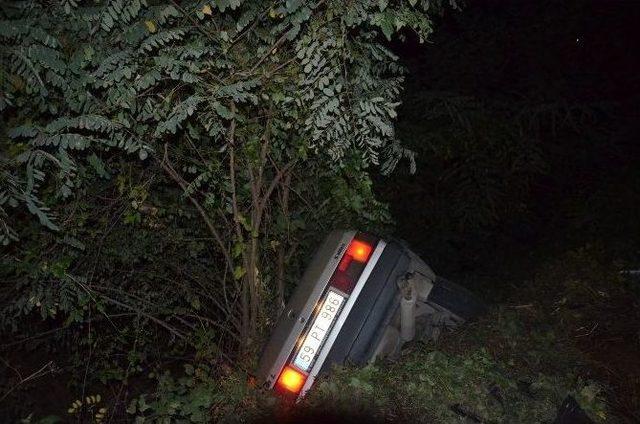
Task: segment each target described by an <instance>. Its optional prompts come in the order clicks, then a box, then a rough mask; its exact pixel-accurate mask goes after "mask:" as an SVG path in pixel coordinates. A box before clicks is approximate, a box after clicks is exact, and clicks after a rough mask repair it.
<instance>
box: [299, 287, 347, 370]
mask: <svg viewBox="0 0 640 424" xmlns="http://www.w3.org/2000/svg"><path fill="white" fill-rule="evenodd" d="M344 300H345V297H344V296H342V295H340V294H338V293H336V292H334V291H332V290H329V291H328V292H327V296H326V297H325V299H324V302H323V303H322V307H321V308H320V311H318V314H317V315H316V317H315V319H314V320H313V323H312V324H311V327H309V331H308V332H307V335H306V337H305V338H304V342H302V345H301V346H300V349H298V354H297V355H296V358H295V359H294V361H293V363H294V365H295V366H296V367H298V368H300V369H301V370H302V371H305V372H308V371H309V368H311V365H312V364H313V361H314V360H315V358H316V356H317V355H318V352H319V351H320V349H321V348H322V344H323V343H324V340H325V339H326V337H327V335H328V334H329V331H330V330H331V327H332V326H333V323H334V322H335V320H336V318H337V317H338V314H339V313H340V309H341V307H342V304H343V303H344Z"/></svg>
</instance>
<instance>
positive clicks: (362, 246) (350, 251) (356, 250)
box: [347, 239, 371, 262]
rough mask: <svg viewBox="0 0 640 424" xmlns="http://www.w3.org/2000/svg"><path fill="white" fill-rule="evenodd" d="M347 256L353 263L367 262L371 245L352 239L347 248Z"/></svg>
mask: <svg viewBox="0 0 640 424" xmlns="http://www.w3.org/2000/svg"><path fill="white" fill-rule="evenodd" d="M347 255H349V256H351V257H352V258H353V260H354V261H357V262H367V260H368V259H369V255H371V245H369V244H367V243H365V242H363V241H360V240H356V239H353V240H352V241H351V244H349V247H348V248H347Z"/></svg>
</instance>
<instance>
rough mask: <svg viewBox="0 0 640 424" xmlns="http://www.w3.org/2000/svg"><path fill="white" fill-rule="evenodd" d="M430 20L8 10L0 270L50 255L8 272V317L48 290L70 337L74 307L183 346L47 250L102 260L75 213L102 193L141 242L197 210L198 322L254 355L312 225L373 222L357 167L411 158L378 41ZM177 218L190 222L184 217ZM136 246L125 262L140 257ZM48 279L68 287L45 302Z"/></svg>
mask: <svg viewBox="0 0 640 424" xmlns="http://www.w3.org/2000/svg"><path fill="white" fill-rule="evenodd" d="M440 7H441V4H440V3H439V2H430V1H427V0H422V1H417V0H414V1H391V2H388V1H365V0H360V1H355V2H343V1H325V0H320V1H318V2H303V1H300V0H287V1H274V2H269V3H265V2H262V1H249V0H247V1H242V0H221V1H216V2H203V1H188V2H180V3H178V2H174V3H161V2H150V3H149V4H147V3H146V2H145V1H143V0H134V1H122V0H111V1H108V2H105V3H102V4H95V3H93V2H88V1H87V2H82V1H81V2H78V1H74V0H64V1H62V4H61V6H54V7H51V6H49V5H48V4H44V3H42V2H37V1H27V2H11V3H7V4H3V5H2V9H1V10H2V12H1V13H2V19H3V21H2V23H1V25H0V38H1V40H2V47H1V49H0V51H1V53H0V54H1V55H2V60H3V63H5V64H6V66H4V67H3V70H2V73H3V77H2V90H1V93H0V110H2V114H3V120H2V134H3V139H2V141H1V143H2V146H3V150H5V152H6V154H5V155H4V156H5V157H4V159H3V162H2V169H1V170H0V172H1V174H0V175H1V178H2V180H3V182H4V188H3V189H2V192H1V193H0V208H1V209H0V220H2V221H1V222H0V224H1V225H0V227H1V229H2V233H1V235H0V237H2V242H3V244H5V245H9V247H8V249H10V251H11V252H12V253H11V254H9V255H6V256H5V257H4V260H5V261H15V260H16V258H21V255H22V256H24V255H25V254H26V252H27V249H25V248H24V244H25V243H26V242H27V241H28V240H31V242H32V243H37V244H43V246H44V245H46V246H47V248H46V250H45V249H44V248H43V249H42V251H41V252H39V255H38V256H39V258H38V259H39V261H40V263H41V264H43V263H44V264H45V265H46V266H40V267H36V268H37V269H36V271H33V272H31V273H24V272H23V273H22V274H21V273H20V272H18V271H17V266H14V267H13V268H11V269H12V271H9V272H8V274H10V275H12V276H13V277H16V276H17V275H20V276H21V277H20V278H21V280H20V281H22V285H21V286H20V288H19V289H17V288H16V287H12V288H11V290H10V292H11V293H13V294H12V296H17V297H18V298H20V299H22V300H21V301H20V302H16V303H15V304H12V305H9V306H8V308H6V309H7V310H9V311H11V314H14V315H16V314H17V315H19V314H22V313H29V312H30V311H31V310H33V309H34V308H35V306H34V305H35V304H41V302H40V301H39V300H37V299H40V298H41V297H42V293H44V292H47V293H50V295H49V298H50V301H51V302H53V304H57V303H56V302H58V301H59V299H60V296H62V292H61V291H60V290H62V288H63V287H66V289H65V290H70V291H72V292H75V293H76V294H75V295H74V296H76V297H75V298H74V299H75V300H70V301H69V302H63V304H64V305H67V306H64V307H62V306H61V307H60V309H62V310H63V311H64V312H65V313H67V314H71V312H72V311H74V314H75V315H74V316H75V320H76V321H78V322H82V319H84V318H86V317H85V314H86V312H82V311H86V310H87V309H86V308H84V309H82V310H78V308H77V305H78V304H83V305H84V304H86V303H87V302H88V303H91V302H95V303H96V304H99V305H101V306H100V307H101V308H104V307H106V305H108V306H109V307H113V308H116V309H124V310H126V311H128V312H132V311H133V312H136V311H137V312H138V314H142V315H143V317H144V318H145V319H147V320H151V322H153V323H155V324H157V325H159V326H161V327H162V328H164V329H167V330H169V332H170V333H171V334H172V335H173V336H174V337H180V336H183V335H184V332H182V331H179V330H178V329H177V328H176V327H175V326H172V325H169V324H168V323H167V321H166V320H162V319H160V318H158V316H157V314H156V313H153V314H152V313H146V312H144V311H145V310H146V309H144V308H142V307H138V306H136V305H138V303H136V302H137V301H135V300H132V299H131V298H127V299H129V300H130V302H125V301H123V300H122V299H121V298H119V297H118V296H124V294H123V292H126V290H125V289H124V287H125V286H126V285H124V284H123V283H122V282H114V281H110V282H109V284H110V285H113V286H115V289H116V290H115V292H116V293H117V295H114V294H108V293H107V291H105V290H103V289H100V288H98V285H96V284H94V282H93V281H92V278H94V279H95V268H94V269H93V270H89V269H87V267H86V266H84V265H83V264H82V263H81V262H82V261H81V260H80V259H79V258H82V257H84V256H86V255H87V254H88V253H78V252H76V253H75V254H74V255H72V258H71V259H68V260H66V259H65V260H64V261H63V259H62V258H63V257H66V256H64V255H62V254H61V253H60V252H62V250H61V249H66V250H64V251H68V250H69V249H70V246H71V248H76V249H78V250H80V251H83V250H82V249H83V248H84V247H85V243H89V244H92V246H93V245H95V246H97V247H96V248H97V249H98V254H97V255H96V256H99V255H105V254H107V253H106V252H105V251H102V250H101V249H102V246H103V242H102V241H103V240H104V239H105V237H107V235H106V234H107V233H106V232H105V233H100V232H98V233H96V232H95V231H93V230H94V229H95V224H97V223H98V222H102V221H101V217H93V218H91V217H89V218H87V214H86V213H85V214H80V213H79V212H78V210H98V209H97V208H100V204H101V202H100V200H99V199H100V196H102V194H100V193H104V192H105V191H108V190H110V192H112V193H116V194H118V195H119V196H120V197H119V198H120V199H121V198H125V199H126V200H127V203H126V204H124V203H123V204H124V206H123V207H124V208H125V210H126V217H125V223H128V224H134V225H135V224H136V223H140V222H147V224H148V226H147V227H148V228H146V230H145V231H148V232H149V234H150V235H149V237H151V236H156V234H152V233H158V232H166V233H167V234H169V233H171V231H170V230H174V229H176V228H177V226H176V225H177V224H176V223H177V222H178V219H183V218H184V216H185V214H187V215H189V214H190V213H193V212H194V211H195V213H196V215H197V217H198V219H199V221H198V224H193V223H192V224H190V225H192V227H191V229H192V230H194V231H198V230H200V229H201V230H202V231H206V232H207V233H208V237H209V238H210V240H211V244H209V243H207V245H206V246H204V247H202V246H201V247H200V248H199V251H198V254H197V255H196V254H194V255H195V256H199V255H201V254H204V253H203V252H205V251H206V255H207V256H208V259H207V260H206V263H207V265H206V266H207V268H208V276H207V279H208V281H206V283H205V284H204V285H202V284H201V287H200V289H204V291H203V292H202V291H201V292H200V293H198V294H197V295H198V296H208V298H209V300H210V301H211V302H213V303H214V304H215V307H216V308H217V309H218V312H217V315H215V316H214V318H212V319H210V320H209V321H207V325H212V326H216V327H221V328H224V329H225V330H226V331H227V332H229V333H230V334H232V335H236V336H237V337H238V339H239V340H240V341H241V344H242V345H244V346H249V345H251V344H252V342H254V341H255V340H256V335H257V334H258V332H259V330H260V329H261V328H262V326H263V325H264V323H265V320H266V319H267V317H268V316H269V315H270V313H271V312H272V311H273V309H276V308H271V309H270V310H265V308H269V305H270V302H267V300H268V299H272V298H275V299H276V300H277V303H278V305H281V304H282V302H283V300H284V297H285V290H286V284H285V282H284V279H285V271H284V268H285V266H286V264H287V263H291V262H292V261H295V259H292V256H293V255H294V253H296V248H297V246H298V244H300V239H303V238H304V237H307V238H308V237H309V233H308V232H309V231H310V227H307V229H306V233H305V230H304V227H305V225H306V224H307V222H309V221H310V220H311V219H312V217H314V216H315V217H316V218H317V217H318V216H322V218H321V219H320V221H323V222H332V220H333V221H334V222H335V221H339V220H340V217H344V216H345V212H349V211H357V212H358V214H359V215H360V217H361V219H364V220H365V221H369V222H374V221H376V220H380V219H381V218H382V217H384V209H383V208H382V207H381V205H380V204H378V203H377V202H375V199H373V196H372V194H371V190H370V180H369V175H368V169H369V167H370V166H371V165H381V166H382V168H383V170H384V171H386V172H388V171H390V170H391V169H393V167H394V166H395V165H396V163H397V162H398V160H399V159H401V158H402V157H409V158H411V157H410V154H409V152H408V151H406V150H405V149H403V148H402V146H401V145H400V144H399V142H398V140H397V139H396V137H395V133H394V129H393V119H394V118H395V116H396V112H395V110H396V107H397V105H398V104H399V103H398V95H399V93H400V90H401V84H402V68H401V66H399V65H398V63H397V60H396V57H395V56H394V55H393V54H392V53H391V52H390V51H389V50H388V49H387V48H386V47H384V45H383V44H382V38H381V36H380V35H381V34H380V32H381V33H382V35H384V36H385V37H386V38H387V39H390V38H391V37H392V35H393V34H394V33H396V32H398V31H400V30H403V29H410V30H413V31H415V32H416V33H417V34H418V36H419V37H420V39H424V38H426V37H427V36H428V35H429V33H430V32H431V23H430V20H429V17H428V15H427V13H428V12H431V11H435V10H438V9H439V8H440ZM133 182H137V183H133ZM292 197H295V199H292ZM160 198H162V200H161V199H160ZM183 201H184V202H187V203H189V204H190V205H191V207H192V209H189V210H188V211H186V212H185V210H186V209H184V210H183V208H184V207H185V205H184V204H183ZM161 202H164V204H160V203H161ZM102 203H103V204H104V202H102ZM72 205H74V206H73V207H72ZM92 208H93V209H92ZM158 208H164V209H163V210H165V212H163V213H164V215H163V214H160V215H158V213H157V211H158ZM25 212H28V213H30V214H32V215H35V216H36V217H37V218H38V221H39V222H40V224H41V225H42V227H41V228H37V227H34V226H33V221H32V220H30V219H29V218H28V214H25ZM123 213H124V212H123ZM181 214H182V215H181ZM89 215H90V214H89ZM158 216H160V217H158ZM160 221H162V222H160ZM180 222H182V224H180V225H183V223H184V222H183V221H180ZM114 225H115V224H114ZM106 226H107V225H106V224H105V227H106ZM92 231H93V232H92ZM137 231H138V233H135V232H134V233H127V235H126V237H127V238H128V241H127V240H125V241H124V244H125V245H131V244H135V243H138V242H139V243H141V241H140V240H139V239H136V237H138V234H142V233H141V232H139V231H140V230H139V228H138V229H137ZM98 234H102V239H100V237H97V236H98ZM145 234H147V233H145ZM145 237H146V236H145ZM98 239H100V240H102V241H100V243H97V242H96V240H98ZM31 249H33V245H32V247H31ZM31 251H33V250H31ZM45 252H46V253H45ZM55 252H58V253H55ZM56 255H58V256H56ZM61 255H62V256H61ZM83 255H84V256H83ZM54 257H56V258H57V259H56V260H55V261H53V259H52V258H54ZM74 258H75V259H74ZM265 258H266V260H265ZM32 259H33V258H32ZM20 260H21V259H17V261H18V262H19V261H20ZM100 260H101V261H104V262H105V263H107V259H106V258H105V257H104V256H102V257H101V258H100ZM154 260H156V261H162V260H163V258H161V257H156V258H155V259H154ZM33 261H34V262H37V261H35V260H33ZM65 261H66V262H65ZM51 262H55V264H58V267H57V268H55V269H53V267H51V266H50V265H51V264H50V263H51ZM169 262H171V261H170V260H169ZM158 263H159V262H158ZM47 264H48V265H47ZM272 264H275V265H272ZM14 265H15V262H14ZM72 269H73V270H75V272H74V273H72V272H71V270H72ZM52 273H53V274H52ZM43 274H46V275H47V277H46V278H45V281H50V280H47V279H48V278H53V279H54V280H56V281H59V282H64V281H67V282H68V283H69V284H68V285H64V284H61V285H59V286H56V287H57V288H52V287H51V285H50V284H48V283H45V286H44V288H43V287H42V284H43V280H42V279H43V278H44V277H43ZM104 278H105V279H108V276H105V277H104ZM36 283H37V284H36ZM151 284H153V283H151ZM36 286H38V287H40V288H38V289H37V290H35V289H34V287H36ZM113 288H114V287H111V286H110V289H109V290H111V289H113ZM34 290H35V291H34ZM127 290H129V289H127ZM196 291H198V289H197V288H196ZM151 292H153V293H160V290H159V288H158V287H157V286H153V287H152V288H151ZM34 293H35V294H34ZM38 293H40V294H38ZM177 293H178V295H177V296H179V293H180V292H179V291H178V292H177ZM211 293H216V295H215V296H214V295H212V294H211ZM274 293H275V295H274ZM189 296H191V295H189ZM193 296H196V295H195V294H194V295H193ZM174 297H175V295H174ZM194 298H197V296H196V297H194ZM34 299H36V300H37V302H36V301H34ZM198 299H199V298H198ZM221 299H222V300H221ZM174 300H175V299H174ZM194 302H195V301H193V299H192V300H191V301H190V303H189V302H187V305H186V306H185V305H181V307H180V308H181V309H180V311H182V312H181V313H178V314H176V310H175V309H172V310H171V316H172V317H174V318H175V317H176V316H178V315H179V320H178V321H179V322H181V323H182V324H184V325H186V328H187V330H188V329H189V328H191V329H192V328H194V325H195V324H189V322H190V319H192V318H193V319H195V316H197V318H200V323H202V318H203V317H202V315H198V314H197V313H194V309H195V310H196V311H197V310H198V309H199V308H198V307H196V306H197V305H196V304H195V303H194ZM198 304H199V301H198ZM16 305H18V306H16ZM185 308H186V309H185ZM89 310H91V308H89ZM165 313H167V312H165ZM11 314H9V315H11ZM46 315H47V313H45V312H43V316H46ZM72 315H73V314H72ZM175 319H177V318H175ZM180 320H181V321H180ZM182 324H181V325H182Z"/></svg>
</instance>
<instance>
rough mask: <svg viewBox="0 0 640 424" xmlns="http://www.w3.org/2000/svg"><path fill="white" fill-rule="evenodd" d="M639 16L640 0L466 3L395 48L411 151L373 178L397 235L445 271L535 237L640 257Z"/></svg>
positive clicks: (492, 258)
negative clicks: (412, 163) (410, 163)
mask: <svg viewBox="0 0 640 424" xmlns="http://www.w3.org/2000/svg"><path fill="white" fill-rule="evenodd" d="M639 24H640V2H617V1H591V2H587V1H562V2H558V1H535V2H533V1H532V2H525V1H509V2H507V1H473V2H468V4H467V5H466V6H465V7H464V8H463V10H462V11H450V10H448V11H447V12H446V13H445V14H444V16H443V17H442V18H441V19H440V21H439V22H438V25H437V27H436V30H435V33H434V36H433V38H432V41H431V42H430V43H428V44H420V43H418V42H417V40H415V39H412V38H411V37H410V36H408V42H405V43H394V44H393V46H392V48H393V49H394V51H395V52H396V53H397V54H398V55H399V56H400V58H401V60H402V62H404V63H405V64H406V66H407V67H408V70H409V72H408V75H407V84H406V87H407V88H406V92H405V95H404V102H403V105H402V109H401V111H400V113H399V117H400V120H399V123H398V134H399V137H400V138H401V139H402V141H403V142H404V143H405V144H406V145H408V147H409V148H411V149H412V150H414V151H415V152H416V153H417V155H418V156H417V161H418V171H417V172H416V174H415V175H410V174H409V172H407V170H406V169H404V168H403V167H402V165H401V166H400V168H401V169H400V170H399V174H400V178H397V175H393V176H391V177H389V178H385V177H380V178H378V183H379V184H378V189H379V191H380V193H381V194H382V196H383V198H384V199H385V200H387V201H388V202H389V203H390V205H391V208H392V212H393V215H394V217H395V218H396V220H397V222H398V227H397V229H398V233H399V235H400V236H401V237H403V238H405V239H407V240H408V241H409V242H411V244H412V245H414V246H416V247H417V248H418V250H421V251H422V253H423V254H425V255H426V256H428V257H430V258H432V260H433V261H435V262H436V264H437V265H438V266H440V267H444V268H445V270H446V271H449V272H460V271H476V270H480V269H483V268H485V267H487V266H489V267H495V266H496V263H495V262H496V259H498V260H499V262H501V263H502V262H504V261H505V258H504V256H507V257H513V256H514V255H513V253H515V252H514V249H515V251H517V252H518V254H519V255H521V254H522V253H523V250H531V249H534V248H537V247H538V246H540V245H541V244H542V245H543V246H544V249H545V250H546V251H551V250H552V249H553V248H554V247H555V246H560V247H562V248H564V247H566V246H567V245H572V246H577V245H581V244H585V243H590V242H593V243H601V244H606V245H607V247H608V250H609V251H611V253H612V254H616V255H618V256H620V255H621V256H624V257H627V258H637V255H638V243H637V240H638V234H640V227H639V225H638V222H639V221H640V220H639V219H638V217H639V216H640V214H638V211H637V207H638V205H640V193H639V190H640V189H639V187H640V178H639V172H638V169H639V168H638V164H639V158H640V148H639V143H638V141H637V140H638V134H639V130H640V125H639V122H640V120H639V119H638V118H639V117H640V116H639V110H640V109H639V107H638V105H639V96H640V78H639V76H638V75H639V71H640V67H639V66H638V64H639V61H638V54H639V53H638V52H639V51H640V49H639V47H640V30H639V28H638V26H639ZM452 104H453V105H454V106H456V107H457V108H456V109H455V111H454V112H453V113H452V114H449V115H447V113H444V114H445V115H447V116H444V117H443V116H442V114H443V110H446V109H448V108H450V107H451V105H452ZM464 127H469V128H470V129H469V130H464V129H463V130H461V128H464ZM443 128H444V129H443ZM461 139H463V141H462V142H461V141H460V140H461ZM452 145H453V147H451V146H452ZM451 150H453V153H452V152H451ZM455 172H457V176H458V178H457V179H456V178H451V174H452V173H455ZM467 183H469V184H470V185H471V186H470V187H467V186H466V185H465V184H467ZM456 196H457V197H458V198H457V197H456ZM460 205H461V206H460ZM461 209H464V210H461ZM484 215H487V217H485V216H484Z"/></svg>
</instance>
